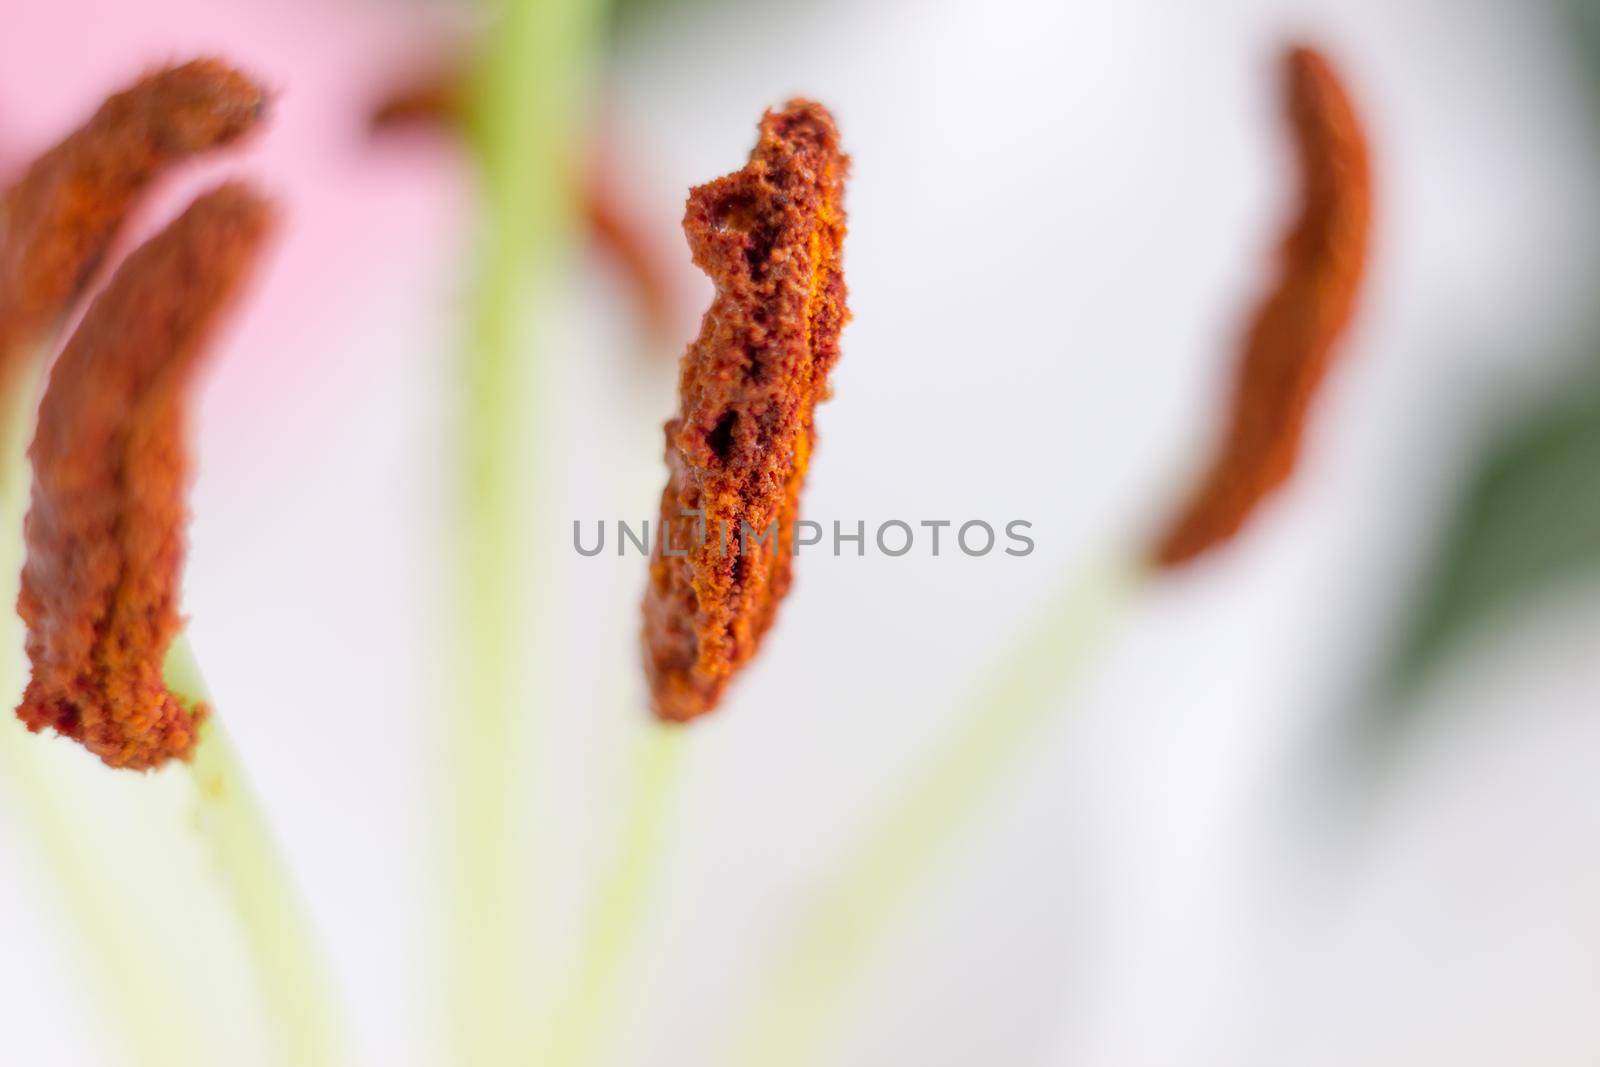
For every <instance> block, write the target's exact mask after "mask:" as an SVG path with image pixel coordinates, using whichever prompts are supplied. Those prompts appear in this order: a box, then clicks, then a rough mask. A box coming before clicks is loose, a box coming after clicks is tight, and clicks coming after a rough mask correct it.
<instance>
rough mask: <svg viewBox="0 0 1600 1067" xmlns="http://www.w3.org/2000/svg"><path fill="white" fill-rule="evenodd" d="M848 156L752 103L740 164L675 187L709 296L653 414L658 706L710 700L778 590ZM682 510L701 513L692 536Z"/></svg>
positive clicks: (739, 660)
mask: <svg viewBox="0 0 1600 1067" xmlns="http://www.w3.org/2000/svg"><path fill="white" fill-rule="evenodd" d="M848 169H849V158H848V157H847V156H845V155H844V153H843V152H842V151H841V150H840V147H839V135H838V131H837V129H836V128H835V127H834V123H833V118H832V116H830V115H829V114H828V112H827V110H826V109H824V108H823V107H822V106H821V105H819V104H814V103H811V102H809V101H805V100H794V101H790V103H789V104H788V105H786V106H785V107H784V108H783V109H782V110H781V111H769V112H767V114H766V115H765V116H764V117H763V118H762V120H761V136H760V139H759V141H758V142H757V144H756V147H755V150H754V151H753V152H751V154H750V162H749V163H748V164H747V165H746V166H745V168H744V169H743V170H740V171H738V172H736V173H734V174H730V175H728V176H726V177H723V178H718V179H717V180H716V181H714V182H711V183H709V184H707V185H702V186H700V187H698V188H696V189H694V190H693V191H692V192H691V193H690V195H689V203H688V209H687V211H686V213H685V216H684V223H683V227H684V232H685V234H687V236H688V238H689V245H690V248H691V249H692V250H693V254H694V261H695V263H696V264H698V265H699V266H700V268H701V269H702V270H704V271H705V272H706V273H707V274H708V275H710V277H711V280H712V281H713V282H714V283H715V285H716V297H715V299H714V300H713V302H712V305H711V308H710V310H709V311H707V312H706V314H705V317H704V318H703V319H702V321H701V327H700V336H699V337H698V338H697V339H696V340H695V341H694V343H693V344H691V345H690V346H689V350H688V351H687V352H686V353H685V354H684V357H683V364H682V368H681V371H680V375H679V409H678V415H677V417H676V418H674V419H673V420H672V421H671V422H669V423H668V424H667V427H666V438H667V449H666V452H667V467H668V471H669V477H668V482H667V487H666V490H665V491H664V492H663V493H662V497H661V522H662V527H661V529H665V528H666V524H667V523H671V524H672V525H673V527H674V528H675V529H674V533H673V536H672V540H671V543H670V546H669V547H670V548H671V549H672V550H673V551H674V552H676V551H678V550H686V555H683V556H681V557H679V556H668V555H666V554H665V553H663V552H661V551H657V552H656V553H655V554H654V555H653V556H652V559H651V565H650V583H649V587H648V589H647V590H646V593H645V604H644V617H645V626H644V652H645V668H646V674H647V676H648V678H649V682H650V688H651V694H652V703H653V706H654V709H655V713H656V715H657V716H658V717H660V718H662V719H667V720H672V721H685V720H688V719H692V718H695V717H696V716H699V715H704V714H706V713H707V712H709V711H711V710H713V709H714V708H715V707H716V706H717V703H718V702H719V701H720V700H721V698H722V694H723V691H724V690H725V689H726V687H727V685H728V682H729V680H730V679H731V678H732V677H733V675H734V674H735V673H736V672H737V671H738V670H739V668H740V667H742V666H743V665H744V664H745V663H747V662H748V661H749V660H750V658H751V657H752V656H754V655H755V653H756V649H757V647H758V646H759V644H760V642H761V639H762V637H763V636H764V635H765V633H766V632H767V630H768V628H769V627H770V626H771V625H772V621H773V619H774V617H775V615H776V613H777V610H778V605H779V604H780V603H781V602H782V600H783V598H784V596H785V594H786V593H787V592H788V589H789V584H790V581H791V575H792V572H791V563H792V560H791V553H790V552H789V550H788V545H789V543H790V539H791V537H792V534H793V529H794V523H795V520H796V518H797V517H798V514H799V503H800V490H801V487H802V486H803V484H804V481H805V474H806V468H807V465H808V463H809V460H810V456H811V450H812V447H813V445H814V443H815V440H816V433H815V429H814V426H813V412H814V409H815V407H816V404H817V402H818V401H820V400H822V399H824V398H825V397H826V396H827V392H828V372H829V371H830V370H831V369H832V367H833V365H834V363H835V362H836V361H837V360H838V358H839V333H840V329H841V328H842V327H843V325H844V323H845V321H846V319H847V318H848V317H849V313H848V311H847V310H846V308H845V285H844V274H843V271H842V269H841V263H840V250H841V246H842V244H843V241H844V235H845V215H844V204H843V199H844V181H845V177H846V173H847V171H848ZM686 509H697V510H700V511H702V512H704V520H705V526H704V528H705V530H706V536H705V537H704V538H703V539H702V540H700V541H699V542H698V543H697V542H695V541H694V539H693V537H692V535H691V533H690V532H689V531H688V529H687V527H689V526H690V525H691V522H690V520H686V519H684V518H683V517H682V513H683V512H684V511H685V510H686ZM774 523H776V524H777V527H778V533H777V537H776V543H774V542H773V541H771V540H769V541H767V542H765V543H758V542H756V541H752V542H751V544H750V551H749V552H748V553H744V552H741V551H740V544H739V542H740V533H741V531H742V529H743V527H744V525H745V524H748V525H749V527H750V529H751V530H752V531H753V534H752V536H760V535H762V534H764V533H765V532H766V531H767V530H768V528H769V527H770V526H771V525H772V524H774ZM724 524H725V525H726V528H727V530H728V532H729V534H728V537H729V545H728V547H727V550H726V551H724V550H723V546H722V544H721V540H722V539H721V537H720V536H719V534H718V531H719V529H720V528H722V527H723V526H724Z"/></svg>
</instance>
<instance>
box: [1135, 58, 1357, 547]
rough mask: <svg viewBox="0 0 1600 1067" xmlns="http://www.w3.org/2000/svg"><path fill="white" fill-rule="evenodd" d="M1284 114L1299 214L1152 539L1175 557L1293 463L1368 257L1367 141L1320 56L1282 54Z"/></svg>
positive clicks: (1210, 537) (1224, 528) (1218, 540)
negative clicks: (1186, 474) (1171, 512)
mask: <svg viewBox="0 0 1600 1067" xmlns="http://www.w3.org/2000/svg"><path fill="white" fill-rule="evenodd" d="M1286 75H1287V95H1288V117H1289V121H1290V124H1291V126H1292V127H1293V131H1294V136H1295V144H1296V148H1297V152H1298V156H1299V166H1300V172H1301V182H1302V190H1301V205H1300V211H1299V216H1298V218H1297V220H1296V221H1295V223H1294V225H1293V227H1292V228H1291V229H1290V231H1289V234H1288V236H1287V238H1286V239H1285V240H1284V243H1283V246H1282V251H1281V253H1280V260H1279V275H1278V279H1277V281H1276V283H1275V284H1274V286H1273V288H1272V290H1271V293H1270V295H1269V296H1268V297H1267V299H1266V300H1265V302H1264V303H1263V304H1262V305H1261V307H1260V310H1259V311H1257V313H1256V316H1255V320H1254V323H1253V325H1252V327H1251V329H1250V332H1249V334H1248V335H1247V337H1246V340H1245V345H1244V353H1243V358H1242V360H1241V361H1240V364H1239V370H1238V377H1237V381H1236V385H1235V387H1234V394H1233V406H1232V409H1231V412H1230V414H1229V419H1228V424H1227V429H1226V431H1225V434H1224V437H1223V440H1222V443H1221V447H1220V449H1219V450H1218V452H1217V453H1216V455H1215V456H1214V458H1213V459H1212V461H1211V465H1210V470H1209V472H1208V473H1207V475H1206V476H1205V478H1204V480H1203V481H1201V482H1200V484H1199V486H1198V488H1197V490H1196V491H1195V493H1194V496H1193V497H1192V498H1191V500H1190V501H1189V503H1188V504H1187V506H1186V507H1185V508H1184V509H1183V510H1182V511H1181V512H1180V513H1179V514H1178V516H1177V517H1176V519H1175V521H1174V522H1173V523H1172V524H1171V526H1170V527H1168V528H1167V529H1166V530H1165V531H1164V532H1163V534H1162V536H1161V537H1160V539H1159V540H1158V542H1157V543H1156V545H1155V546H1154V549H1153V556H1154V562H1155V563H1156V565H1157V566H1160V567H1166V568H1170V567H1177V566H1181V565H1183V564H1185V563H1187V562H1189V561H1190V560H1193V559H1195V558H1196V557H1198V556H1200V555H1202V554H1204V553H1206V552H1207V551H1209V550H1211V549H1212V548H1215V547H1216V546H1218V545H1220V544H1223V543H1225V542H1226V541H1228V540H1229V539H1230V538H1232V537H1233V536H1234V535H1235V534H1237V533H1238V532H1239V530H1240V529H1241V528H1242V527H1243V526H1244V524H1245V523H1246V522H1247V521H1248V520H1249V518H1250V516H1251V514H1252V513H1253V512H1254V511H1255V510H1256V508H1257V507H1258V506H1259V505H1260V504H1261V502H1262V501H1263V500H1264V499H1266V498H1267V497H1268V496H1270V495H1271V494H1272V493H1273V492H1274V491H1275V490H1277V489H1278V488H1279V487H1281V486H1282V485H1283V484H1284V483H1285V482H1286V481H1287V480H1288V479H1289V477H1290V475H1291V474H1292V473H1293V472H1294V467H1295V462H1296V459H1297V456H1298V453H1299V450H1300V442H1301V438H1302V436H1303V434H1304V430H1305V422H1306V418H1307V415H1308V413H1309V411H1310V408H1311V406H1312V403H1313V401H1314V400H1315V398H1316V395H1317V391H1318V389H1319V387H1320V386H1321V385H1322V382H1323V380H1324V378H1325V377H1326V375H1327V371H1328V367H1329V364H1330V362H1331V360H1332V357H1333V354H1334V352H1335V350H1336V348H1337V346H1338V343H1339V340H1340V338H1341V336H1342V335H1343V334H1344V331H1345V328H1346V326H1347V325H1348V324H1349V322H1350V319H1351V315H1352V313H1353V312H1354V310H1355V306H1356V298H1357V295H1358V291H1359V289H1360V285H1361V279H1362V275H1363V273H1364V270H1365V266H1366V260H1367V246H1368V240H1369V229H1370V221H1371V201H1372V190H1371V176H1370V172H1369V165H1368V156H1367V142H1366V137H1365V135H1364V134H1363V132H1362V127H1361V122H1360V120H1359V119H1358V118H1357V116H1356V112H1355V109H1354V108H1353V106H1352V105H1351V102H1350V98H1349V96H1348V94H1347V93H1346V91H1345V88H1344V86H1343V85H1342V84H1341V83H1340V80H1339V78H1338V76H1337V75H1336V74H1335V73H1334V71H1333V68H1332V67H1331V66H1330V65H1329V64H1328V61H1327V60H1326V59H1325V58H1323V57H1322V56H1321V55H1320V54H1319V53H1317V52H1315V51H1313V50H1312V49H1310V48H1295V49H1293V50H1291V51H1290V52H1289V54H1288V57H1287V62H1286Z"/></svg>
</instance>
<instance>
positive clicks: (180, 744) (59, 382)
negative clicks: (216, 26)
mask: <svg viewBox="0 0 1600 1067" xmlns="http://www.w3.org/2000/svg"><path fill="white" fill-rule="evenodd" d="M214 136H215V133H214V129H213V132H212V133H208V134H206V135H205V137H206V138H208V139H213V140H214ZM191 143H192V142H191ZM270 222H271V211H270V209H269V207H268V205H267V203H266V202H265V201H264V200H263V199H262V198H261V197H260V196H258V195H257V194H255V193H254V192H252V191H250V190H249V189H247V188H245V187H244V186H241V185H235V184H229V185H224V186H222V187H221V188H219V189H217V190H215V191H214V192H211V193H209V194H207V195H205V196H203V197H201V198H200V199H199V200H197V201H196V202H195V203H194V204H193V205H192V206H191V207H190V208H189V209H188V210H187V211H186V212H185V213H184V214H183V215H182V216H180V217H179V218H178V219H177V220H176V221H174V222H173V223H172V224H171V225H170V226H168V227H167V228H166V229H165V230H164V231H163V232H162V233H160V234H158V235H157V236H156V237H154V238H153V239H151V240H150V241H149V242H148V243H146V244H145V245H143V246H142V247H141V248H139V249H137V250H136V251H134V252H133V253H132V254H131V255H130V256H129V257H128V258H127V260H126V261H125V262H124V263H123V264H122V265H121V266H120V267H119V268H118V270H117V271H116V273H115V275H114V276H113V277H112V279H111V281H110V282H109V283H108V284H107V286H106V288H105V290H104V291H103V292H101V293H100V294H99V295H98V296H97V297H96V298H95V300H94V301H93V302H92V304H91V305H90V307H89V310H88V311H87V313H86V314H85V316H84V319H83V322H82V324H81V325H80V326H79V327H78V329H77V331H76V332H75V333H74V334H73V336H72V338H71V339H70V340H69V341H68V342H67V345H66V348H65V350H64V351H63V352H62V354H61V357H60V358H59V359H58V360H57V361H56V364H55V367H54V368H53V369H52V371H51V375H50V382H49V386H48V387H47V389H46V391H45V395H44V399H43V401H42V402H41V404H40V408H39V422H38V428H37V430H36V433H35V436H34V440H33V445H32V447H31V448H30V450H29V458H30V459H31V461H32V464H33V495H32V500H31V505H30V508H29V511H28V518H27V525H26V539H27V562H26V564H25V566H24V568H23V572H22V592H21V595H20V597H19V598H18V611H19V613H20V614H21V615H22V618H23V620H24V621H25V622H26V623H27V627H28V638H27V650H28V657H29V659H30V661H31V662H32V666H33V675H32V680H31V681H30V683H29V685H28V689H27V692H26V694H25V695H24V697H23V701H22V705H21V706H20V707H19V708H18V709H17V714H18V716H19V717H20V718H21V719H22V721H23V722H24V723H26V724H27V725H28V728H29V729H31V730H34V731H39V730H43V729H45V728H50V729H53V730H55V731H56V732H57V733H59V734H62V735H63V736H66V737H70V738H72V739H74V740H76V741H79V742H81V743H82V744H83V745H84V747H86V748H88V749H89V750H90V751H91V752H93V753H94V754H95V755H97V756H99V757H100V758H101V759H102V760H103V761H105V763H107V764H108V765H110V766H113V767H130V768H135V769H141V770H143V769H150V768H153V767H158V766H160V765H161V764H163V763H165V762H166V761H167V760H169V759H171V758H173V757H184V756H186V755H188V754H189V752H190V751H191V750H192V749H193V747H194V744H195V740H196V735H197V730H198V725H199V723H200V721H201V720H202V718H203V717H204V715H205V713H206V712H205V709H204V708H203V707H197V708H186V707H184V706H183V704H182V703H181V702H180V701H179V700H178V699H177V698H176V697H175V696H174V695H173V694H172V693H171V692H169V691H168V689H167V687H166V685H165V683H164V682H163V681H162V668H163V663H164V661H165V659H166V654H167V648H168V646H169V645H170V644H171V642H172V639H173V638H174V637H175V636H176V634H177V633H178V631H179V629H180V628H181V625H182V620H181V619H180V617H179V614H178V594H179V586H180V579H181V571H182V565H183V556H184V547H185V546H184V527H185V525H186V523H187V518H188V509H187V504H186V494H187V480H188V475H189V466H190V465H189V459H188V451H187V448H186V446H185V440H184V438H185V410H186V403H187V398H188V395H189V386H190V382H191V380H192V379H193V376H194V372H195V370H196V369H197V367H198V366H199V365H200V363H201V362H202V357H203V356H204V354H205V351H206V342H207V340H208V339H209V338H210V336H211V335H212V333H213V331H214V330H215V328H216V326H217V324H218V321H219V319H220V318H221V316H222V313H223V312H224V310H225V309H226V307H227V306H228V304H229V303H230V302H231V300H232V298H233V297H234V296H235V294H236V293H237V292H238V291H239V289H240V288H241V285H242V283H243V281H244V280H245V277H246V275H247V273H248V271H249V269H250V267H251V266H252V265H253V264H254V262H255V260H256V258H257V253H258V251H259V249H260V247H261V245H262V243H263V240H264V238H265V237H266V234H267V231H268V229H269V225H270Z"/></svg>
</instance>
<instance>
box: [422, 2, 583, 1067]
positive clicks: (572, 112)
mask: <svg viewBox="0 0 1600 1067" xmlns="http://www.w3.org/2000/svg"><path fill="white" fill-rule="evenodd" d="M599 15H600V5H598V4H597V3H594V2H593V0H505V4H504V6H503V8H502V9H501V11H500V16H499V19H498V21H497V22H496V24H495V25H493V26H492V27H491V28H490V30H489V32H488V33H487V34H486V35H485V42H486V50H485V52H484V55H483V59H482V62H481V63H480V65H479V66H478V67H477V69H476V70H475V72H474V75H475V76H474V82H473V85H472V89H471V97H470V99H471V109H470V113H469V116H468V117H469V123H470V129H471V134H472V141H473V147H474V149H475V151H476V153H477V157H478V163H479V172H480V184H481V189H480V191H481V194H482V203H483V219H482V233H481V235H480V250H479V261H478V265H477V273H476V278H475V291H474V298H473V306H472V311H471V315H472V320H471V326H470V335H469V339H468V351H467V353H466V359H465V360H464V362H463V365H462V371H463V381H464V385H465V389H464V393H463V397H462V401H463V403H462V408H461V410H460V412H459V413H458V427H457V432H458V435H459V436H458V442H459V443H458V448H459V455H458V456H457V457H456V458H457V462H458V463H459V465H460V466H459V470H460V477H461V482H460V485H459V487H458V492H459V493H460V494H461V496H460V516H459V526H458V528H457V531H456V532H457V543H456V545H455V546H454V553H455V556H456V559H457V561H458V564H457V566H458V570H457V573H456V578H457V583H458V584H457V595H458V598H459V599H458V601H457V602H456V605H455V617H456V620H457V625H456V626H455V627H454V639H455V644H454V647H453V653H454V671H453V676H454V679H455V684H454V685H453V686H452V687H451V690H450V692H449V700H448V703H445V704H442V705H441V706H440V707H439V708H438V709H437V718H438V727H439V729H440V730H441V732H444V733H446V734H447V735H448V740H449V746H450V750H449V760H450V761H449V764H448V766H449V769H450V774H451V781H452V793H451V796H450V798H449V808H448V811H447V813H446V814H447V816H448V822H449V826H450V832H449V845H448V848H449V852H448V855H449V859H448V862H447V864H446V868H447V877H448V878H449V879H450V890H451V900H450V905H449V922H450V929H449V937H450V959H449V965H448V966H447V968H446V981H447V982H448V983H449V989H450V993H449V997H450V1004H449V1014H450V1032H449V1035H448V1036H449V1041H450V1045H451V1052H450V1061H451V1062H452V1063H453V1064H454V1063H459V1064H463V1065H470V1067H497V1065H500V1064H507V1065H509V1064H518V1065H519V1067H520V1065H521V1064H523V1063H524V1062H525V1061H526V1060H527V1059H528V1055H527V1052H528V1050H527V1047H526V1038H525V1034H526V1033H527V1030H528V1025H527V1021H526V1020H527V1018H528V1017H529V1016H530V1015H531V1014H532V1006H531V1005H530V1004H528V1003H527V1002H526V1001H527V997H528V994H529V982H528V980H527V974H526V972H527V970H528V967H527V965H526V964H527V960H526V959H525V957H526V955H527V941H526V939H525V937H524V933H525V926H526V923H525V921H524V917H525V916H527V915H529V914H530V913H536V912H537V911H538V903H537V897H536V896H535V894H534V891H533V890H532V889H530V888H529V887H528V886H527V885H526V884H524V883H525V879H523V878H522V877H521V861H520V859H519V856H520V853H521V851H522V848H523V845H524V841H523V838H522V835H521V833H520V830H521V829H522V827H523V826H524V825H525V822H526V820H525V819H523V818H520V817H519V815H520V813H519V812H518V810H517V807H518V799H517V798H518V796H519V794H520V791H519V789H518V788H517V787H518V783H519V779H520V778H521V777H522V775H521V773H519V772H521V771H523V770H524V769H525V768H527V767H528V765H529V762H530V760H529V754H528V752H527V749H526V746H525V744H524V738H525V736H526V734H527V733H530V732H532V731H527V730H525V727H526V725H527V723H526V722H525V719H526V716H527V715H528V713H529V712H530V710H531V708H530V701H529V699H528V693H527V689H528V687H527V685H526V684H525V683H526V678H525V671H524V670H523V664H524V663H525V662H526V661H527V659H528V657H529V656H530V654H532V653H533V649H532V647H531V646H532V644H533V635H532V627H531V625H530V623H531V618H532V606H531V603H530V599H531V595H532V594H533V593H534V592H536V590H537V586H538V582H537V581H536V580H535V579H534V577H533V575H532V571H531V568H530V566H529V559H530V557H531V556H532V555H533V554H534V552H535V551H536V547H535V546H536V544H537V538H536V537H535V536H534V531H535V527H534V525H533V522H532V509H533V507H532V503H531V502H532V501H533V500H534V499H536V492H535V486H534V482H535V480H536V478H535V470H534V468H535V467H536V466H537V464H538V463H539V462H540V461H541V457H539V456H537V455H530V452H529V449H528V447H527V444H528V442H529V440H530V438H531V435H530V433H529V430H528V425H529V424H530V423H531V422H532V421H533V417H534V407H535V405H536V403H537V400H538V397H537V394H536V392H535V390H536V387H537V381H538V377H539V375H538V372H537V359H536V353H535V352H534V351H532V350H530V346H529V345H527V344H526V343H524V340H525V339H524V337H523V326H524V325H525V324H526V321H527V319H528V316H530V315H535V316H537V315H539V314H540V313H542V312H544V311H547V310H548V309H549V307H550V306H551V303H552V302H551V301H549V300H548V299H547V297H548V290H549V289H550V288H551V286H552V283H553V282H554V281H555V280H556V279H557V277H558V275H559V273H560V271H559V268H560V266H561V263H562V261H563V257H564V255H565V252H566V248H567V245H568V242H569V237H570V230H571V228H572V225H573V222H574V220H575V218H576V216H577V212H576V210H575V207H576V204H575V189H574V179H575V177H576V176H577V175H578V174H579V172H580V171H579V166H578V163H579V153H580V152H581V151H582V150H583V149H584V148H585V147H586V146H584V145H583V144H581V143H580V138H581V135H582V133H583V131H584V129H585V128H586V127H585V119H586V117H587V116H586V115H585V101H586V97H587V93H586V89H587V86H586V84H585V83H586V79H587V76H588V70H589V66H590V57H591V55H592V54H593V51H594V38H595V37H596V36H597V32H598V19H599ZM545 447H551V448H553V447H555V446H554V444H553V443H549V442H546V443H545Z"/></svg>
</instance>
